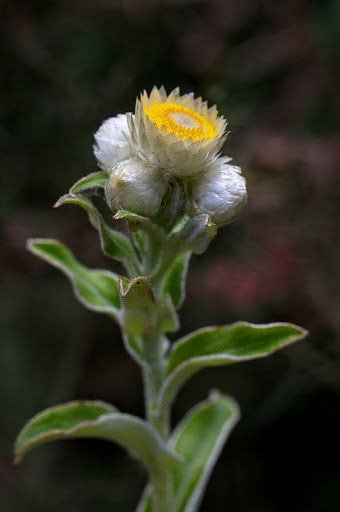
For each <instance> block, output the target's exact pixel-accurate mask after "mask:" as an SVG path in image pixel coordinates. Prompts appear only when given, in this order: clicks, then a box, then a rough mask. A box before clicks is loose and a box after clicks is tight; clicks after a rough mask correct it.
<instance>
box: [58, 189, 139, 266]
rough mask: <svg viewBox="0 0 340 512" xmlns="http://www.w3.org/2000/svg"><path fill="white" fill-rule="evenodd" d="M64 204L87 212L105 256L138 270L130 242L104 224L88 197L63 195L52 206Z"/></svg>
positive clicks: (135, 256)
mask: <svg viewBox="0 0 340 512" xmlns="http://www.w3.org/2000/svg"><path fill="white" fill-rule="evenodd" d="M65 204H74V205H77V206H80V207H81V208H83V209H84V210H85V211H86V212H87V214H88V216H89V220H90V222H91V224H92V226H93V227H94V228H95V229H97V231H98V232H99V235H100V242H101V247H102V250H103V252H104V253H105V254H106V255H107V256H110V257H111V258H115V259H117V260H119V261H122V262H123V263H124V264H127V266H131V264H133V265H134V266H135V267H136V268H137V269H139V262H138V258H137V255H136V253H135V251H134V248H133V246H132V244H131V242H130V240H129V239H128V238H127V237H126V236H125V235H123V234H122V233H120V232H119V231H117V230H115V229H111V228H110V227H109V226H108V225H107V224H106V223H105V222H104V219H103V217H102V215H101V213H100V212H99V211H98V209H97V208H96V207H95V206H94V204H93V203H92V201H91V200H90V199H89V198H88V197H85V196H83V195H81V194H65V195H64V196H62V197H61V198H60V199H59V200H58V201H57V202H56V204H55V205H54V206H55V208H58V207H59V206H62V205H65Z"/></svg>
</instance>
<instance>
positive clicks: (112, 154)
mask: <svg viewBox="0 0 340 512" xmlns="http://www.w3.org/2000/svg"><path fill="white" fill-rule="evenodd" d="M128 132H129V128H128V125H127V119H126V114H119V115H118V116H117V117H110V119H107V120H106V121H104V122H103V124H102V125H101V126H100V128H99V130H98V131H97V132H96V133H95V135H94V138H95V140H96V144H95V145H94V146H93V150H94V154H95V156H96V158H97V160H98V163H99V166H100V167H101V168H102V169H103V170H104V171H107V172H109V171H111V170H112V169H113V167H114V166H115V165H116V164H117V163H118V162H119V161H121V160H125V159H126V158H130V157H131V156H133V153H132V149H131V146H130V144H129V143H128V142H127V140H126V138H125V135H124V134H127V133H128Z"/></svg>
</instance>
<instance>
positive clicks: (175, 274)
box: [162, 252, 191, 309]
mask: <svg viewBox="0 0 340 512" xmlns="http://www.w3.org/2000/svg"><path fill="white" fill-rule="evenodd" d="M190 256H191V253H190V252H189V253H185V254H182V255H181V256H179V257H178V258H176V260H175V261H174V263H173V265H172V266H171V267H170V269H169V272H168V274H167V276H166V278H165V280H164V283H163V290H162V293H163V294H166V293H169V295H170V297H171V300H172V303H173V305H174V307H175V308H176V309H178V308H179V307H180V306H181V305H182V303H183V301H184V298H185V282H186V277H187V273H188V267H189V261H190Z"/></svg>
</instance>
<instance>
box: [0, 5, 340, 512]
mask: <svg viewBox="0 0 340 512" xmlns="http://www.w3.org/2000/svg"><path fill="white" fill-rule="evenodd" d="M0 23H1V36H0V38H1V39H0V40H1V43H0V44H1V64H0V66H1V68H0V69H1V75H0V76H1V78H0V80H1V95H0V117H1V119H0V166H1V180H2V193H1V213H2V216H1V238H2V244H1V245H2V253H1V268H2V276H1V284H2V286H1V324H2V326H1V341H0V405H1V411H2V412H1V416H0V509H1V510H3V511H10V512H59V511H60V510H63V512H75V511H76V510H79V511H80V510H81V511H83V512H94V511H99V510H100V511H101V512H106V511H113V510H116V511H119V512H128V511H132V510H134V507H135V505H136V503H137V501H138V498H139V495H140V493H141V491H142V488H143V486H144V483H145V474H144V472H143V470H142V469H141V468H140V467H139V466H138V465H137V464H136V463H135V462H134V461H132V460H131V459H130V458H129V457H128V456H126V455H125V453H124V452H123V451H122V450H121V449H119V448H117V447H115V446H114V445H110V444H108V443H104V442H97V441H86V440H82V441H73V442H58V443H55V444H51V445H46V446H44V447H41V448H39V449H37V450H36V451H34V452H32V453H31V454H29V455H28V456H27V458H26V459H25V460H24V461H23V463H22V464H21V466H20V467H13V466H12V445H13V442H14V439H15V436H16V435H17V433H18V431H19V429H20V428H21V427H22V425H23V423H24V422H25V421H26V420H27V419H28V418H29V417H30V416H32V415H33V414H34V413H36V412H38V411H40V410H41V409H42V408H44V407H47V406H49V405H53V404H57V403H59V402H61V401H68V400H72V399H75V398H90V399H94V398H100V399H103V400H107V401H110V402H113V403H114V404H115V405H116V406H118V407H119V408H120V409H122V410H123V411H127V412H130V413H133V414H142V413H143V404H142V395H141V379H140V376H139V371H138V368H137V367H136V365H135V364H134V363H133V362H132V361H131V360H130V359H129V358H128V356H127V355H126V354H125V352H124V351H123V348H122V343H121V340H120V335H119V331H118V329H117V327H116V326H115V325H114V324H113V323H112V321H110V319H108V318H106V317H104V316H99V315H95V314H94V313H91V312H88V311H86V310H84V309H83V308H82V306H81V305H80V304H78V302H77V301H76V299H75V298H74V297H73V295H72V292H71V289H70V287H69V284H68V282H67V281H66V279H65V278H64V277H63V276H62V275H61V274H59V273H58V271H57V270H55V269H53V268H52V267H49V266H48V265H47V264H45V263H43V262H41V261H39V260H38V259H37V258H34V257H33V256H31V255H30V254H29V253H28V252H27V251H26V249H25V240H26V239H27V238H28V237H32V236H46V237H55V238H59V239H60V240H61V241H63V242H64V243H66V244H68V245H69V247H70V248H71V249H72V250H73V251H74V252H75V254H76V255H77V257H78V258H79V259H80V260H81V261H83V262H84V263H85V264H87V265H89V266H92V267H107V268H111V269H113V270H114V271H117V272H120V271H121V269H120V267H119V266H117V265H115V264H113V263H112V262H111V261H110V260H108V259H106V258H104V256H102V255H101V253H100V250H99V247H98V242H97V235H96V233H95V232H94V230H93V229H92V228H91V227H90V225H89V224H88V221H87V218H86V214H85V213H84V212H83V211H81V210H80V209H77V208H74V207H73V206H65V207H63V209H60V210H57V211H56V210H53V209H52V205H53V204H54V203H55V201H56V200H57V199H58V197H59V196H61V195H62V194H64V193H65V192H66V191H67V190H68V188H69V187H70V186H71V185H72V184H73V183H74V182H75V181H76V180H78V179H79V178H80V177H81V176H83V175H85V174H87V173H90V172H93V171H95V170H97V166H96V161H95V158H94V156H93V153H92V144H93V133H94V132H95V131H96V130H97V129H98V127H99V125H100V123H101V122H102V121H103V120H104V119H105V118H107V117H110V116H114V115H116V114H118V113H120V112H126V111H132V110H133V109H134V102H135V97H136V96H137V95H138V94H139V92H140V91H142V90H143V89H146V90H147V91H150V90H151V88H152V86H153V85H154V84H156V85H157V86H160V85H162V84H164V85H165V87H166V88H167V90H168V91H170V90H171V89H172V88H174V87H176V86H177V85H179V86H180V87H181V91H182V92H183V93H185V92H190V91H194V93H195V95H196V96H199V95H202V96H203V97H204V98H205V99H207V100H208V102H209V104H214V103H216V104H217V105H218V108H219V112H220V113H221V114H223V115H224V116H225V117H226V118H227V119H228V121H229V129H230V130H231V134H230V135H229V138H228V140H227V143H226V145H225V153H226V154H228V155H230V156H232V157H233V159H234V163H235V164H236V165H241V166H242V167H243V169H244V174H245V176H246V178H247V180H248V190H249V203H248V206H247V208H246V209H245V210H244V212H243V213H242V214H241V215H240V217H239V218H238V219H237V221H236V222H235V223H233V224H231V225H230V226H227V227H225V228H223V229H221V230H220V232H219V235H218V237H217V238H216V239H215V240H214V242H213V243H212V244H211V247H210V249H209V250H208V251H207V253H206V254H204V255H203V256H201V257H197V256H196V257H194V258H193V259H192V267H191V272H190V275H189V279H188V293H187V298H186V301H185V304H184V306H183V309H182V317H181V318H182V320H181V321H182V324H181V331H180V334H184V333H186V332H188V331H189V330H192V329H195V328H199V327H202V326H204V325H209V324H210V325H211V324H223V323H230V322H233V321H235V320H248V321H251V322H257V323H265V322H272V321H289V322H294V323H297V324H300V325H302V326H304V327H305V328H307V329H309V330H310V333H311V334H310V336H309V337H308V339H306V340H305V341H303V342H301V343H299V344H297V345H296V346H292V347H290V348H287V349H285V350H284V351H282V352H280V353H277V354H276V355H274V356H272V357H270V358H269V359H263V360H259V361H253V362H250V363H244V364H242V365H234V366H231V367H229V368H218V369H213V370H205V371H204V372H202V373H200V374H199V375H198V376H197V377H195V378H193V379H192V380H191V381H190V383H188V384H187V385H186V386H185V388H184V389H183V392H182V393H181V395H180V397H179V400H178V401H177V403H176V406H175V410H174V423H175V422H176V421H178V420H179V419H180V418H181V417H182V415H183V414H184V413H185V411H186V410H187V409H188V408H190V407H191V406H192V405H193V404H194V403H196V402H197V401H198V400H201V399H204V398H205V397H206V396H207V393H208V391H209V389H211V388H212V387H218V388H219V389H221V390H222V391H223V392H225V393H229V394H231V395H232V396H234V397H235V398H236V399H237V400H238V401H239V403H240V406H241V409H242V414H243V416H242V420H241V422H240V423H239V425H238V426H237V428H236V430H235V431H234V433H233V434H232V436H231V439H230V441H229V442H228V444H227V446H226V448H225V450H224V451H223V453H222V456H221V458H220V460H219V462H218V465H217V467H216V469H215V471H214V473H213V478H212V480H211V482H210V484H209V487H208V489H207V493H206V497H205V499H204V502H203V504H202V509H201V510H202V512H207V511H209V512H210V511H214V512H225V511H226V510H228V512H257V511H258V512H286V511H287V510H288V509H289V510H290V511H299V512H317V511H318V512H319V511H322V512H328V511H329V512H334V511H335V510H340V488H339V477H340V466H339V453H340V440H339V426H340V396H339V393H340V339H339V338H340V314H339V311H340V308H339V307H340V292H339V290H340V287H339V270H340V268H339V267H340V247H339V233H338V231H339V213H340V202H339V185H340V173H339V168H337V162H338V161H339V140H340V137H339V131H337V129H338V128H339V126H337V119H338V114H337V109H338V113H339V103H337V102H336V99H337V94H338V92H339V80H338V78H339V77H337V76H336V62H337V59H338V58H339V53H340V52H339V48H340V3H339V2H338V1H337V0H314V1H313V0H309V1H308V0H286V1H284V2H276V1H274V0H258V1H257V0H238V1H237V2H235V1H234V0H120V1H119V0H82V1H81V0H73V1H67V0H59V1H58V0H54V1H50V2H46V1H42V0H41V1H38V0H29V1H25V0H21V1H20V0H8V1H6V0H2V1H0Z"/></svg>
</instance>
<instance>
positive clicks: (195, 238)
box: [164, 214, 217, 256]
mask: <svg viewBox="0 0 340 512" xmlns="http://www.w3.org/2000/svg"><path fill="white" fill-rule="evenodd" d="M216 233H217V227H216V225H215V224H213V223H212V222H211V219H210V217H209V216H208V215H205V214H201V215H197V216H196V217H193V218H192V219H190V220H188V222H186V223H185V224H184V226H183V227H182V229H180V230H179V231H178V232H177V233H174V234H173V235H171V237H170V238H169V240H168V242H167V245H166V246H165V248H164V252H165V254H166V253H168V252H172V253H174V254H176V256H177V255H179V254H181V253H182V252H183V251H186V252H188V251H191V252H193V253H194V254H202V253H203V252H204V251H205V250H206V249H207V247H208V245H209V244H210V242H211V240H212V239H213V238H214V237H215V236H216Z"/></svg>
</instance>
